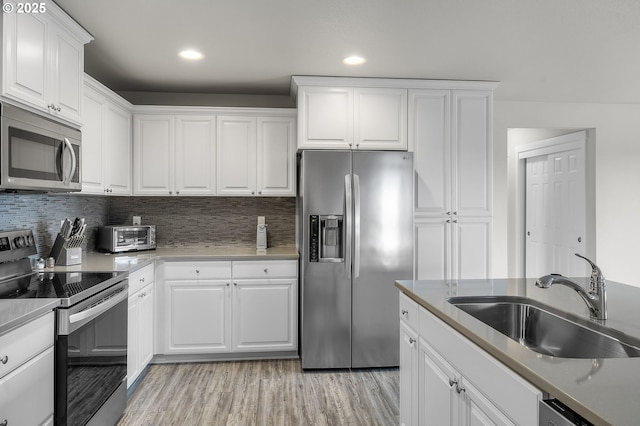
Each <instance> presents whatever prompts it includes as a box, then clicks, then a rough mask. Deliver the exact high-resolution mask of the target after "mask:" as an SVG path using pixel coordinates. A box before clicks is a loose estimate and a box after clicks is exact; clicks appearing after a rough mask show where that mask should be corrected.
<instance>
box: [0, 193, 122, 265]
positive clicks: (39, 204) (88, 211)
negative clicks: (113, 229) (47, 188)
mask: <svg viewBox="0 0 640 426" xmlns="http://www.w3.org/2000/svg"><path fill="white" fill-rule="evenodd" d="M108 212H109V199H108V198H106V197H91V196H86V195H79V194H71V195H70V194H11V193H0V231H12V230H14V229H28V228H30V229H32V230H33V234H34V236H35V238H36V243H37V247H38V255H40V257H47V256H49V253H50V252H51V247H52V246H53V242H54V241H55V239H56V236H57V235H58V232H59V231H60V222H61V221H62V220H64V218H65V217H68V218H69V219H73V218H75V217H76V216H78V217H84V218H85V219H86V223H87V231H86V233H87V239H86V241H85V242H84V244H83V248H84V247H88V248H90V251H92V250H93V248H94V247H95V229H96V228H97V227H98V226H102V225H104V224H105V223H106V222H107V219H108Z"/></svg>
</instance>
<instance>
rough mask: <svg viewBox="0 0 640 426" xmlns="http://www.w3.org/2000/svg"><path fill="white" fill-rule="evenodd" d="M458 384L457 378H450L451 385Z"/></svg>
mask: <svg viewBox="0 0 640 426" xmlns="http://www.w3.org/2000/svg"><path fill="white" fill-rule="evenodd" d="M454 385H455V386H458V381H457V380H456V379H449V386H451V387H453V386H454Z"/></svg>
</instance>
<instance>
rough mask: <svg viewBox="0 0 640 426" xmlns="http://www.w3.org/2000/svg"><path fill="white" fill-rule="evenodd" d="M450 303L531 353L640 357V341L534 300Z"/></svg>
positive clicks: (497, 298) (485, 298)
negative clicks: (569, 315) (571, 316)
mask: <svg viewBox="0 0 640 426" xmlns="http://www.w3.org/2000/svg"><path fill="white" fill-rule="evenodd" d="M449 303H451V304H452V305H454V306H455V307H457V308H458V309H461V310H463V311H464V312H466V313H468V314H469V315H471V316H473V317H475V318H477V319H478V320H480V321H482V322H483V323H485V324H487V325H488V326H490V327H492V328H494V329H495V330H497V331H499V332H500V333H502V334H504V335H505V336H507V337H509V338H511V339H513V340H515V341H516V342H518V343H520V344H522V345H524V346H525V347H527V348H529V349H531V350H532V351H535V352H538V353H541V354H544V355H550V356H554V357H561V358H628V357H639V356H640V341H636V339H633V338H630V337H629V336H626V335H623V334H622V333H618V332H616V331H615V330H611V329H609V328H607V327H603V326H601V325H600V324H597V323H595V322H592V321H586V320H581V319H579V318H577V317H576V318H571V319H569V318H568V317H567V315H566V314H563V313H562V312H560V311H556V310H555V309H553V308H550V307H548V306H545V305H543V304H540V303H538V302H536V301H534V300H532V299H527V298H522V297H512V296H478V297H452V298H449Z"/></svg>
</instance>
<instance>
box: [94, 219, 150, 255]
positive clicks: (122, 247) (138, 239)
mask: <svg viewBox="0 0 640 426" xmlns="http://www.w3.org/2000/svg"><path fill="white" fill-rule="evenodd" d="M96 241H97V249H98V250H100V251H107V252H110V253H122V252H125V251H139V250H153V249H155V248H156V226H155V225H133V226H130V225H111V226H101V227H99V228H98V235H97V240H96Z"/></svg>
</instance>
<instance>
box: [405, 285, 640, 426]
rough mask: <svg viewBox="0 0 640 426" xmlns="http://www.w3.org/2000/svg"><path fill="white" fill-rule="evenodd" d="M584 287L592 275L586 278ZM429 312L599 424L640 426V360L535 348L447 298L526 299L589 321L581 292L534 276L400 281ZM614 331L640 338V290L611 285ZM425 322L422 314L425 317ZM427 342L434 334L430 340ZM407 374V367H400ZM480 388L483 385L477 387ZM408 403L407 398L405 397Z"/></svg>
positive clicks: (610, 321) (608, 323)
mask: <svg viewBox="0 0 640 426" xmlns="http://www.w3.org/2000/svg"><path fill="white" fill-rule="evenodd" d="M581 284H583V285H584V286H587V285H588V283H587V281H586V279H584V281H582V282H581ZM395 285H396V287H398V288H399V290H400V291H401V292H402V293H403V294H404V295H406V296H408V297H409V298H410V299H411V301H413V302H415V303H416V304H417V305H418V306H419V307H420V310H422V311H423V313H425V315H429V314H433V316H435V317H436V318H437V320H440V321H442V322H444V324H446V326H448V327H450V328H452V329H453V330H455V331H457V332H458V333H460V334H461V335H462V336H464V337H465V338H466V339H468V340H470V341H471V342H473V343H474V344H475V345H477V347H479V348H480V349H482V350H483V351H485V352H486V353H488V354H490V355H491V356H492V357H494V358H495V359H497V360H498V361H499V362H500V363H501V364H503V365H504V366H506V367H507V368H508V369H509V370H511V371H512V372H514V373H516V375H517V376H519V377H520V378H523V379H524V380H525V381H526V382H528V383H530V384H531V385H533V387H535V388H537V389H539V390H541V391H542V392H543V393H544V394H545V395H544V397H545V398H546V396H547V395H546V394H548V395H550V396H551V397H554V398H557V399H558V400H560V401H561V402H562V403H564V404H565V405H567V406H568V407H569V408H571V409H572V410H574V411H575V412H577V413H578V414H580V415H581V416H583V417H584V418H586V419H587V420H588V421H590V422H592V423H594V424H596V425H636V424H638V421H639V419H640V407H639V406H638V404H637V401H638V400H639V398H640V381H639V380H638V377H639V376H640V358H616V359H597V360H593V359H573V358H571V359H569V358H559V357H552V356H547V355H542V354H539V353H536V352H533V351H531V350H529V349H527V348H525V347H524V346H522V345H520V344H518V343H517V342H515V341H514V340H512V339H510V338H508V337H506V336H505V335H503V334H501V333H500V332H498V331H496V330H495V329H493V328H492V327H490V326H488V325H485V324H484V323H483V322H481V321H479V320H477V319H476V318H474V317H472V316H471V315H469V314H467V313H465V312H463V311H462V310H460V309H458V308H456V307H455V306H453V305H451V304H450V303H449V302H448V299H449V298H450V297H455V296H500V295H508V296H519V297H527V298H531V299H534V300H536V301H538V302H540V303H542V304H545V305H548V306H550V307H552V308H555V309H558V310H561V311H564V312H567V313H568V314H570V315H573V316H579V317H581V318H584V319H585V320H588V318H589V312H588V310H587V307H586V304H585V303H584V301H583V300H582V299H581V298H580V297H579V295H578V294H577V293H576V292H575V291H573V290H571V289H569V288H567V287H564V286H554V287H553V288H550V289H540V288H538V287H536V286H535V280H533V279H494V280H462V281H458V282H446V281H397V282H396V284H395ZM607 297H608V305H609V308H608V311H609V318H608V319H607V320H606V321H604V322H602V324H603V325H604V326H606V327H608V328H611V329H614V330H616V331H618V332H621V333H624V334H627V335H629V336H632V337H635V338H640V309H638V307H637V301H638V300H640V288H636V287H633V286H629V285H624V284H620V283H616V282H611V281H609V282H608V283H607ZM421 319H422V317H421ZM424 338H425V340H427V342H428V341H429V337H428V336H426V337H424ZM401 374H402V372H401ZM476 385H478V386H480V384H476ZM401 404H402V402H401Z"/></svg>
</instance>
